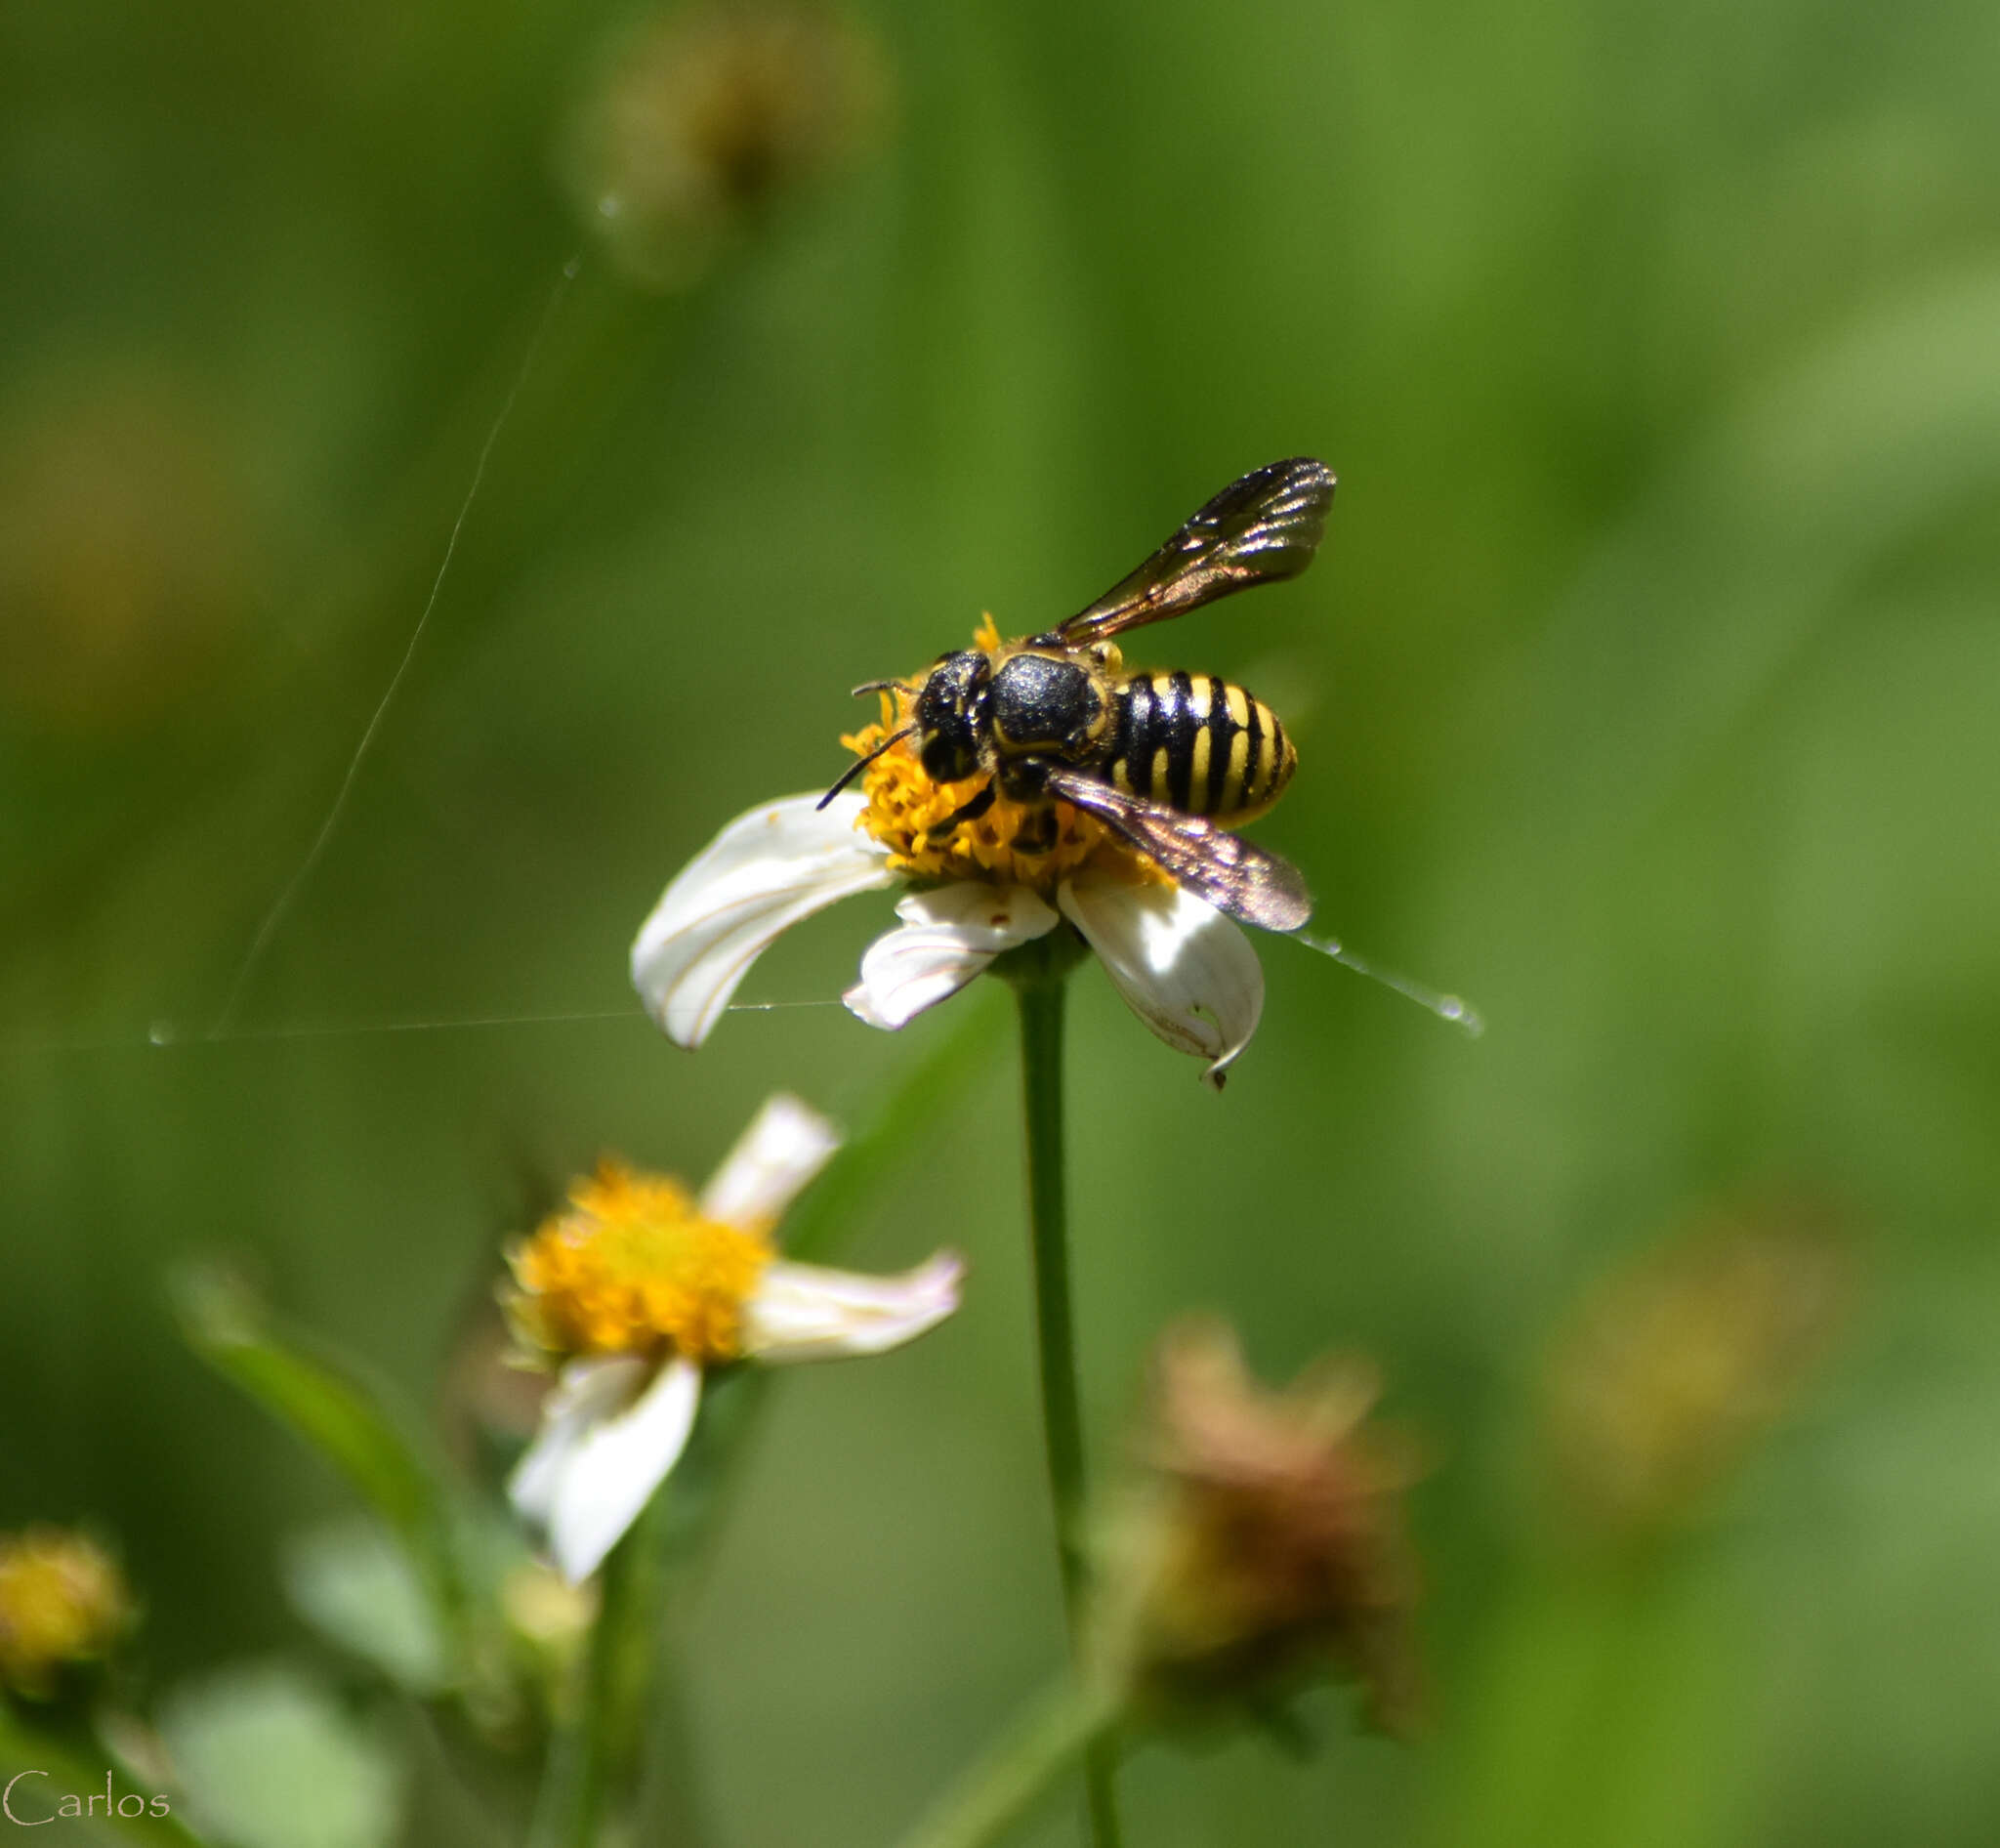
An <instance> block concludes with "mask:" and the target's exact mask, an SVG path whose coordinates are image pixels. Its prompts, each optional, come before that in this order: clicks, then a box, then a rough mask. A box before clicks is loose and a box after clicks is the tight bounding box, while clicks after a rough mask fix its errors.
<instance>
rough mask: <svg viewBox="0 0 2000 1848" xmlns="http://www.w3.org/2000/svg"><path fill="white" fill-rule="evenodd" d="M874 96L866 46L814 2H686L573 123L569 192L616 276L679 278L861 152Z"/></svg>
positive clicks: (616, 66)
mask: <svg viewBox="0 0 2000 1848" xmlns="http://www.w3.org/2000/svg"><path fill="white" fill-rule="evenodd" d="M886 90H887V84H886V81H885V77H884V64H883V60H882V57H881V55H880V53H879V51H878V49H877V47H876V45H875V43H874V41H873V40H872V39H871V38H869V37H867V36H866V35H865V34H863V33H862V32H861V31H860V30H859V29H858V28H857V27H856V26H854V24H853V23H851V22H850V21H845V20H843V19H840V18H838V17H836V16H835V15H834V14H832V13H831V12H829V11H827V10H826V9H824V8H822V7H818V6H813V5H811V4H802V3H800V0H733V3H729V4H709V5H693V6H689V7H686V8H683V9H680V10H677V11H674V12H671V13H667V14H663V15H661V16H659V17H658V18H656V19H654V20H653V21H650V22H648V23H647V24H646V25H645V26H643V27H642V28H641V29H640V30H639V31H638V32H637V33H636V34H634V35H633V36H631V37H629V38H628V39H626V40H625V41H624V43H623V44H622V46H621V48H620V49H619V50H618V51H617V52H616V54H615V55H614V56H613V57H612V59H611V60H610V61H609V63H608V65H607V67H606V69H605V72H604V77H603V79H602V81H601V82H600V83H599V85H598V86H597V88H596V90H595V92H594V93H593V94H592V95H591V97H590V98H589V99H588V101H587V103H586V104H585V106H584V108H583V111H582V113H581V115H580V117H579V120H578V123H577V126H576V132H575V135H574V138H573V147H572V154H571V160H570V166H571V170H572V174H573V178H574V184H575V186H576V188H577V190H578V192H579V195H580V197H581V199H582V202H583V204H584V206H585V208H586V209H587V210H588V211H589V212H590V214H591V215H592V217H593V219H594V220H595V222H596V223H597V225H598V227H599V228H600V230H601V231H603V232H604V235H605V237H606V238H607V239H608V241H609V243H610V247H611V249H612V252H613V254H614V255H616V256H617V258H618V259H619V261H620V263H621V264H622V265H623V266H624V267H625V268H626V270H627V271H628V272H629V273H632V274H634V275H636V276H637V277H639V278H640V279H642V280H646V281H649V282H652V283H653V284H655V285H658V286H674V285H677V284H681V283H685V282H687V281H689V280H691V279H692V278H693V277H694V276H695V275H697V274H698V273H700V272H701V271H702V269H704V268H705V267H706V265H707V264H708V263H709V261H710V260H711V258H712V257H713V255H714V252H715V248H716V246H717V244H718V242H719V240H720V239H721V238H722V237H723V236H724V235H725V234H726V233H727V232H728V231H729V229H730V228H731V227H732V226H733V225H734V224H735V223H736V222H737V221H738V220H740V219H741V218H742V217H744V216H745V215H746V214H748V213H751V212H754V211H755V210H757V209H758V208H759V207H761V206H763V205H764V204H765V203H766V202H767V201H769V200H771V198H773V197H775V196H776V195H777V194H779V193H781V192H784V191H788V190H790V189H795V188H797V187H800V186H802V185H805V184H808V183H810V182H812V180H814V179H817V178H818V177H820V176H821V175H823V174H825V173H827V172H830V171H832V170H833V169H834V168H836V167H838V166H839V165H840V164H841V163H842V162H843V161H845V160H846V159H847V158H848V157H849V156H850V155H852V154H853V153H854V151H855V149H856V148H857V147H860V146H861V145H862V144H863V143H865V141H866V140H867V139H868V136H869V133H870V131H871V130H872V128H873V127H874V125H875V123H876V121H877V120H878V119H879V117H880V116H881V114H882V112H883V101H884V97H885V94H886Z"/></svg>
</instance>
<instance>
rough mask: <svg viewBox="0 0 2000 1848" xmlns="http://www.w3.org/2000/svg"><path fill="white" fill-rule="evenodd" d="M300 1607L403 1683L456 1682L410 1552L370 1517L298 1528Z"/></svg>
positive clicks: (420, 1688)
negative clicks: (305, 1529)
mask: <svg viewBox="0 0 2000 1848" xmlns="http://www.w3.org/2000/svg"><path fill="white" fill-rule="evenodd" d="M283 1574H284V1585H285V1591H286V1594H287V1595H288V1596H289V1597H290V1598H291V1601H292V1604H293V1606H294V1607H295V1608H296V1609H297V1610H298V1612H299V1614H300V1615H301V1616H302V1617H305V1618H306V1620H307V1621H308V1622H309V1623H311V1624H312V1626H313V1627H314V1628H315V1629H317V1630H318V1631H319V1632H320V1634H321V1635H323V1636H325V1637H327V1638H328V1639H329V1640H330V1641H332V1642H334V1643H337V1644H338V1645H339V1646H340V1647H341V1648H343V1649H345V1650H348V1651H350V1652H351V1653H352V1654H354V1655H355V1656H358V1657H359V1658H360V1659H362V1660H363V1661H366V1662H370V1663H372V1664H373V1665H374V1666H375V1667H377V1668H379V1669H381V1671H382V1672H383V1673H384V1674H385V1675H387V1676H388V1677H389V1679H390V1680H391V1681H392V1682H394V1683H395V1684H396V1686H397V1687H399V1688H403V1689H406V1690H407V1691H408V1692H410V1693H411V1694H415V1695H419V1696H426V1697H428V1696H431V1695H435V1694H437V1693H439V1692H441V1691H442V1690H443V1689H444V1688H445V1687H446V1686H447V1685H448V1684H449V1682H450V1681H451V1678H452V1676H451V1664H450V1654H449V1651H448V1648H447V1646H446V1640H445V1637H444V1634H443V1632H442V1630H441V1629H440V1628H439V1626H438V1623H437V1614H436V1613H435V1611H434V1610H433V1609H432V1606H431V1603H430V1601H429V1599H428V1598H427V1597H426V1596H425V1591H424V1585H423V1582H422V1580H421V1579H419V1578H418V1576H417V1575H416V1574H415V1573H414V1572H413V1571H412V1569H411V1566H410V1562H409V1558H408V1556H407V1554H405V1553H404V1552H403V1551H402V1550H401V1549H400V1548H398V1547H396V1546H394V1545H392V1544H391V1543H390V1541H389V1539H388V1537H387V1536H386V1535H385V1534H384V1533H383V1532H382V1529H381V1527H380V1526H379V1525H378V1524H377V1523H375V1522H373V1521H369V1520H365V1519H354V1520H347V1521H339V1522H334V1523H330V1524H329V1525H327V1526H325V1527H320V1528H314V1529H313V1530H312V1532H310V1533H301V1534H295V1535H294V1536H293V1537H292V1539H291V1541H290V1542H289V1543H288V1544H287V1546H286V1548H285V1552H284V1560H283Z"/></svg>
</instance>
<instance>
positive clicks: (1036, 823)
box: [1014, 803, 1056, 854]
mask: <svg viewBox="0 0 2000 1848" xmlns="http://www.w3.org/2000/svg"><path fill="white" fill-rule="evenodd" d="M1055 845H1056V805H1055V804H1054V803H1047V804H1045V805H1044V806H1043V807H1041V808H1039V809H1030V810H1029V811H1028V812H1027V814H1026V816H1025V817H1024V818H1023V819H1022V820H1021V826H1020V827H1019V828H1018V829H1017V830H1016V832H1015V836H1014V851H1015V852H1016V853H1017V854H1046V853H1047V852H1048V851H1049V850H1050V849H1051V848H1053V847H1054V846H1055Z"/></svg>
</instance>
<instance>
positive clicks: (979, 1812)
mask: <svg viewBox="0 0 2000 1848" xmlns="http://www.w3.org/2000/svg"><path fill="white" fill-rule="evenodd" d="M1117 1717H1118V1715H1117V1707H1116V1703H1115V1702H1114V1701H1110V1700H1108V1699H1106V1698H1105V1697H1104V1696H1103V1695H1101V1694H1096V1693H1092V1692H1089V1691H1088V1690H1086V1688H1085V1687H1084V1686H1083V1685H1082V1684H1080V1683H1077V1682H1074V1681H1071V1680H1069V1679H1067V1678H1066V1677H1065V1678H1064V1679H1063V1681H1062V1682H1061V1683H1059V1684H1058V1685H1057V1686H1056V1687H1054V1688H1052V1689H1049V1690H1047V1691H1046V1692H1044V1693H1043V1694H1042V1695H1041V1696H1039V1697H1038V1698H1037V1699H1036V1700H1034V1701H1031V1702H1030V1703H1029V1704H1028V1705H1027V1706H1026V1707H1025V1708H1024V1709H1023V1710H1022V1712H1021V1717H1020V1718H1019V1719H1018V1720H1016V1722H1015V1723H1014V1725H1013V1726H1011V1727H1010V1728H1009V1729H1008V1730H1007V1732H1006V1733H1005V1734H1003V1735H1002V1736H1001V1738H1000V1739H999V1740H998V1741H997V1742H996V1743H994V1744H993V1745H992V1746H991V1747H990V1748H989V1749H988V1750H987V1752H986V1754H985V1756H984V1757H982V1758H980V1759H979V1762H978V1763H976V1764H975V1765H973V1766H972V1767H971V1769H969V1770H968V1771H966V1772H965V1773H964V1774H963V1775H962V1776H961V1777H960V1778H959V1780H958V1782H957V1783H956V1784H954V1785H952V1786H951V1788H950V1789H949V1790H947V1791H946V1792H945V1793H944V1795H943V1796H942V1797H941V1798H939V1799H938V1801H937V1803H936V1804H935V1805H933V1806H932V1808H931V1809H930V1811H929V1812H928V1813H927V1814H926V1815H925V1816H924V1817H923V1818H922V1819H921V1820H920V1821H919V1822H918V1823H917V1825H916V1827H914V1828H912V1829H911V1830H910V1831H909V1833H908V1834H906V1835H905V1836H904V1837H903V1838H902V1841H901V1843H900V1844H899V1848H983V1845H984V1844H985V1843H988V1842H994V1841H998V1840H999V1839H1000V1838H1001V1836H1003V1835H1004V1834H1005V1833H1006V1831H1007V1830H1008V1829H1009V1828H1011V1827H1013V1826H1014V1825H1015V1824H1016V1823H1019V1822H1020V1821H1021V1818H1022V1817H1024V1816H1026V1815H1027V1813H1028V1811H1029V1810H1030V1809H1032V1808H1033V1806H1034V1803H1035V1799H1036V1798H1037V1797H1039V1796H1040V1795H1041V1794H1042V1792H1043V1791H1044V1790H1046V1789H1047V1788H1048V1787H1049V1785H1050V1784H1051V1783H1053V1782H1054V1780H1055V1779H1056V1778H1057V1777H1058V1776H1059V1775H1060V1774H1061V1773H1062V1772H1063V1771H1064V1770H1065V1769H1067V1767H1068V1766H1069V1764H1070V1762H1071V1761H1072V1760H1073V1759H1075V1758H1076V1757H1077V1756H1079V1755H1083V1756H1084V1757H1085V1758H1086V1761H1087V1760H1088V1756H1089V1754H1090V1753H1091V1752H1092V1751H1093V1750H1095V1749H1097V1748H1099V1747H1104V1746H1107V1745H1108V1743H1109V1740H1110V1729H1111V1727H1112V1726H1113V1724H1114V1723H1115V1722H1116V1720H1117Z"/></svg>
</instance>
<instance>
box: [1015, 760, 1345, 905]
mask: <svg viewBox="0 0 2000 1848" xmlns="http://www.w3.org/2000/svg"><path fill="white" fill-rule="evenodd" d="M1048 789H1049V792H1050V794H1052V795H1058V796H1061V797H1062V798H1063V801H1064V802H1072V803H1074V804H1075V805H1076V806H1077V807H1078V808H1079V809H1084V810H1087V811H1088V812H1089V813H1090V814H1092V815H1094V816H1096V817H1097V818H1098V819H1099V820H1101V821H1103V822H1104V823H1105V824H1106V825H1107V826H1109V827H1111V828H1113V829H1115V830H1116V831H1117V832H1118V833H1119V834H1120V835H1122V836H1123V837H1124V838H1125V839H1126V840H1128V841H1130V842H1131V843H1132V845H1133V846H1134V847H1136V848H1138V849H1139V851H1140V852H1141V853H1142V854H1144V855H1146V858H1147V859H1148V860H1152V861H1157V862H1158V863H1159V864H1160V865H1161V866H1162V867H1163V868H1164V869H1165V870H1166V871H1167V872H1169V873H1171V874H1172V875H1173V877H1174V878H1175V880H1177V881H1178V882H1179V883H1180V884H1181V885H1184V886H1186V887H1187V888H1188V891H1190V892H1192V893H1193V894H1194V895H1195V896H1196V897H1197V898H1202V899H1206V900H1207V901H1208V902H1209V903H1210V904H1212V905H1214V906H1215V908H1216V909H1217V910H1218V911H1227V912H1228V913H1229V915H1230V916H1231V917H1234V918H1240V919H1242V921H1243V922H1244V923H1245V924H1255V925H1257V926H1258V927H1259V928H1260V929H1262V930H1267V931H1295V930H1297V929H1298V928H1299V926H1300V925H1302V924H1303V923H1305V922H1306V920H1307V919H1308V918H1310V917H1311V916H1312V915H1313V895H1312V894H1311V893H1310V892H1308V891H1307V890H1306V881H1305V878H1304V877H1303V876H1302V875H1301V873H1300V871H1299V869H1298V867H1296V866H1294V865H1293V864H1292V862H1291V861H1288V860H1280V859H1279V858H1278V857H1277V855H1275V854H1273V853H1269V852H1267V851H1266V850H1265V849H1264V848H1262V847H1258V846H1256V845H1255V844H1253V843H1252V842H1250V841H1246V840H1245V839H1244V838H1243V837H1242V836H1241V835H1240V834H1231V833H1230V832H1229V829H1227V828H1221V827H1217V826H1216V824H1215V823H1214V822H1213V821H1205V820H1203V819H1201V818H1200V817H1199V816H1194V815H1183V814H1182V813H1181V811H1180V810H1179V809H1167V808H1162V807H1161V806H1160V805H1159V804H1158V803H1157V802H1147V801H1145V800H1144V799H1142V798H1141V797H1139V796H1133V795H1127V794H1126V792H1125V791H1124V790H1122V789H1117V788H1114V787H1113V786H1112V785H1111V784H1109V783H1107V782H1100V781H1098V779H1097V778H1096V777H1086V776H1084V775H1083V773H1082V772H1081V771H1076V770H1069V769H1066V768H1056V769H1052V770H1051V771H1050V772H1049V778H1048Z"/></svg>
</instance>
